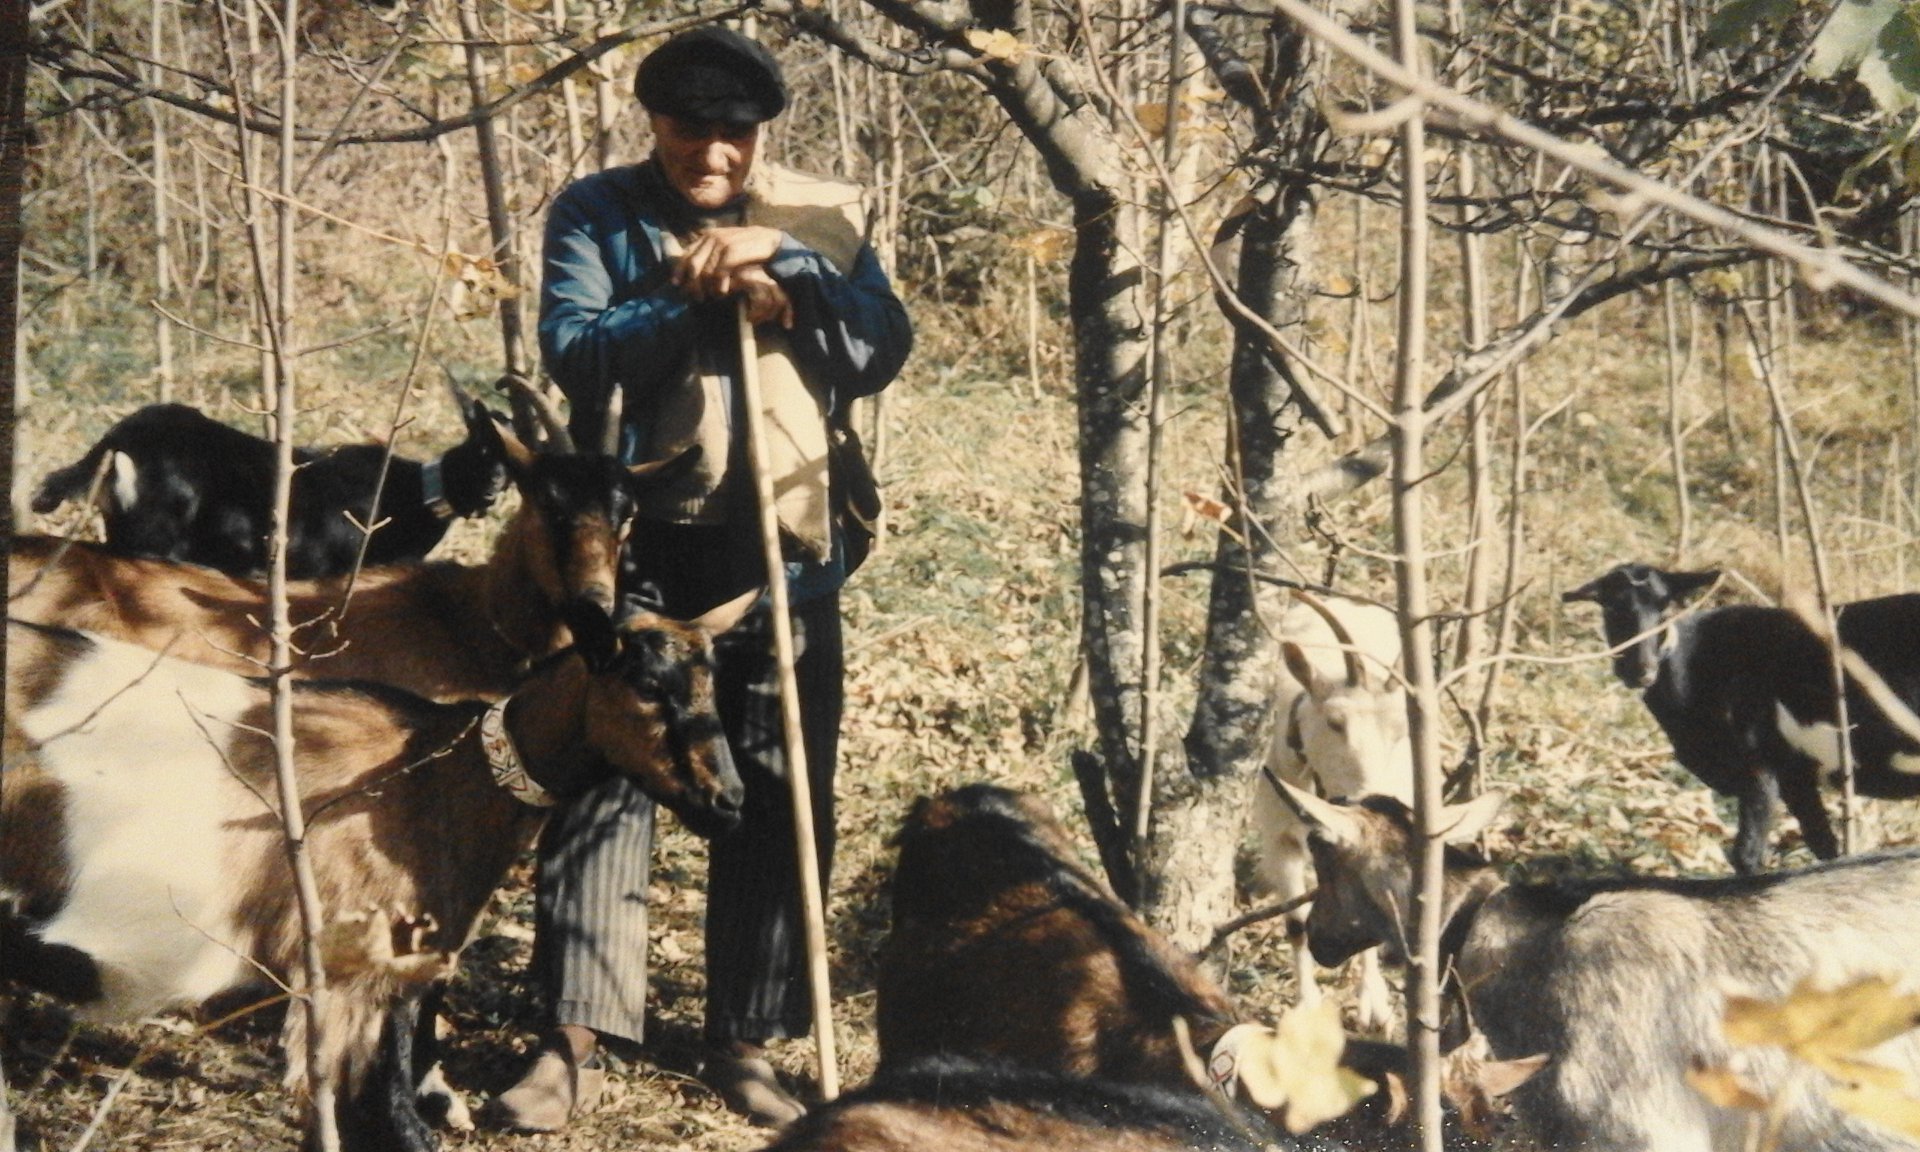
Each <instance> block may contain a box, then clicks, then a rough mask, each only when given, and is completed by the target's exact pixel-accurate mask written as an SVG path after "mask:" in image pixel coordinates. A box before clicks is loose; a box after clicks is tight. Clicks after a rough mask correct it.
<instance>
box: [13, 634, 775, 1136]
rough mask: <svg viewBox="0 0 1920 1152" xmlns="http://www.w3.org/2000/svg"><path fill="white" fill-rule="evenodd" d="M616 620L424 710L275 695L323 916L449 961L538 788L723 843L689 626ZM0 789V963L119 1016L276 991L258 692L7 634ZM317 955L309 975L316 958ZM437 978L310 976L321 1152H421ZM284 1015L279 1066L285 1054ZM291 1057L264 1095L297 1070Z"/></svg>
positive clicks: (514, 849) (716, 753)
mask: <svg viewBox="0 0 1920 1152" xmlns="http://www.w3.org/2000/svg"><path fill="white" fill-rule="evenodd" d="M745 608H746V601H745V600H742V601H736V602H735V603H734V604H731V605H727V606H725V607H724V608H722V609H716V610H715V611H714V612H713V613H709V615H708V616H707V617H705V618H703V619H701V620H699V621H695V622H694V623H692V624H683V623H679V622H676V621H672V620H667V619H664V618H661V617H656V616H648V615H645V614H642V615H641V616H638V617H636V618H635V619H634V620H632V621H629V622H628V624H627V625H626V626H625V628H624V629H623V630H621V631H620V632H618V633H617V634H616V632H615V630H614V627H613V625H612V623H611V621H609V620H608V619H607V618H606V616H605V615H604V614H603V613H599V612H598V610H597V609H591V608H576V609H574V610H573V611H572V612H571V613H570V623H571V625H572V626H573V629H574V632H575V635H576V637H577V639H576V644H575V646H574V648H572V649H570V650H568V651H566V652H562V653H560V654H558V655H555V656H552V657H549V658H548V659H547V660H545V661H543V662H542V663H541V664H539V665H538V666H536V668H535V669H534V670H533V671H532V672H531V673H530V674H529V675H528V677H527V679H526V680H525V681H524V682H523V683H522V684H520V685H519V686H518V687H517V688H516V689H515V691H514V692H513V693H512V695H510V696H509V697H507V698H506V699H505V700H504V701H502V702H500V703H497V704H492V705H489V704H488V703H486V702H478V701H473V702H463V703H454V704H440V703H434V702H431V701H427V700H422V699H420V698H418V697H415V696H411V695H408V694H406V693H403V692H399V691H395V690H393V689H389V688H383V687H379V686H375V685H369V684H364V683H352V682H341V681H307V682H303V683H300V684H298V685H297V693H298V695H297V699H296V702H295V708H294V724H295V755H296V758H297V759H296V771H297V772H298V775H299V780H300V788H301V792H302V797H303V807H304V809H305V811H306V814H307V821H308V823H307V840H306V842H307V847H308V855H309V858H310V859H311V861H312V863H313V868H314V871H315V876H316V880H317V882H318V886H319V891H320V898H321V901H322V904H323V906H324V907H325V908H327V909H329V910H330V911H331V912H332V913H333V914H334V915H335V923H336V924H338V923H339V917H340V914H341V913H357V912H361V911H363V910H371V911H372V912H373V914H374V919H373V921H372V923H374V924H376V925H378V926H379V927H378V928H376V929H375V932H376V934H377V935H378V937H379V938H380V940H381V941H384V940H385V939H386V933H387V931H388V928H387V923H388V921H387V917H388V916H389V915H390V914H393V913H396V912H398V913H400V914H402V915H403V916H404V918H405V924H404V925H396V926H395V927H394V928H393V932H394V934H395V936H396V937H400V936H403V935H407V934H411V933H414V932H417V933H418V934H420V936H421V939H420V940H419V941H418V943H419V945H420V947H421V949H422V950H424V951H426V952H428V953H440V954H443V955H444V956H446V957H447V958H448V959H449V960H450V959H451V957H452V956H454V955H456V954H457V953H458V951H459V949H460V948H461V946H462V945H463V944H464V943H465V941H466V938H467V935H468V933H469V932H470V931H471V930H472V927H473V924H474V921H475V920H476V919H477V918H478V916H479V914H480V912H481V910H482V909H483V908H484V907H485V904H486V902H487V899H488V897H489V896H490V895H491V893H492V892H493V889H494V887H495V886H496V885H497V884H498V882H499V880H500V877H501V876H503V875H504V874H505V872H506V870H507V868H508V867H509V866H510V865H511V863H512V861H513V860H514V858H515V857H516V856H517V855H518V854H519V853H520V852H522V851H523V850H524V849H525V848H526V847H527V846H528V845H529V844H530V843H531V842H532V839H533V836H534V835H535V833H536V832H537V831H538V829H539V827H540V825H541V824H542V822H543V821H544V819H545V815H546V812H547V809H546V808H545V807H538V806H534V803H535V802H538V801H542V800H544V801H545V803H547V804H551V803H552V802H553V800H552V798H551V797H552V794H567V793H573V792H577V791H579V790H581V789H584V788H585V787H587V786H589V785H591V784H592V783H593V782H594V780H595V779H597V778H599V777H601V776H604V775H605V774H606V773H608V772H619V773H624V774H626V775H628V776H629V777H631V778H632V779H633V780H635V782H637V783H638V784H639V785H640V786H641V787H642V788H643V789H644V790H645V791H646V792H647V793H648V795H650V796H651V797H652V798H653V799H654V800H656V801H657V802H658V803H660V804H662V805H664V806H665V807H667V808H668V809H670V810H672V811H674V812H675V813H676V814H678V815H679V816H680V817H681V818H682V820H683V822H684V823H686V824H687V826H688V827H689V828H691V829H693V830H694V831H696V832H699V833H701V834H706V835H712V834H716V833H719V832H723V831H727V830H730V829H731V828H732V827H734V826H735V825H737V824H738V822H739V819H740V804H741V800H742V793H743V789H742V786H741V783H740V779H739V777H738V775H736V774H735V772H734V769H733V762H732V759H731V756H730V754H729V753H728V750H727V744H726V741H725V739H724V738H723V736H722V733H721V727H720V721H719V717H718V716H717V714H716V713H715V712H714V701H713V687H712V650H711V637H712V635H713V633H715V632H717V631H720V630H723V629H724V628H726V627H730V626H731V624H732V622H733V621H735V620H737V619H738V617H739V615H740V614H741V613H742V612H743V611H744V610H745ZM7 658H8V659H7V663H8V668H7V673H8V676H7V713H6V762H5V770H4V787H0V896H4V898H5V900H4V903H3V904H0V969H3V970H4V972H5V974H6V975H7V976H8V977H10V978H13V979H18V980H21V981H23V982H25V983H28V984H32V985H34V986H37V987H40V988H42V989H44V990H47V991H49V992H52V993H54V994H56V995H59V996H62V997H64V998H66V999H69V1000H71V1001H74V1002H75V1003H76V1004H78V1005H79V1006H80V1008H81V1010H82V1012H83V1013H84V1014H86V1015H88V1016H90V1017H93V1018H99V1019H127V1018H134V1017H138V1016H141V1015H144V1014H146V1013H149V1012H152V1011H156V1010H159V1009H163V1008H168V1007H177V1006H181V1005H188V1004H196V1003H199V1002H201V1001H204V1000H206V999H208V998H210V997H213V996H215V995H218V994H221V993H223V992H227V991H230V990H234V989H238V988H242V987H246V986H249V985H252V984H255V983H258V982H259V981H260V978H261V973H262V972H265V973H268V974H270V975H271V976H272V977H273V978H275V979H276V980H279V981H282V982H286V983H289V984H293V985H295V986H297V985H298V984H299V983H300V982H301V978H302V977H301V973H302V966H301V954H302V953H301V949H302V933H301V928H300V923H299V916H298V912H297V909H296V902H295V896H294V883H293V877H292V874H291V872H290V869H289V867H288V865H287V863H286V858H285V844H284V840H283V836H284V834H283V832H282V826H281V818H280V814H279V812H278V807H277V804H276V802H275V799H274V797H275V788H274V784H273V777H274V767H273V765H274V749H273V746H272V743H271V740H270V739H269V738H268V737H267V736H266V735H265V733H267V732H270V731H271V729H272V725H271V720H270V712H269V710H270V707H271V697H270V692H269V689H268V687H267V685H266V683H265V682H263V681H260V680H253V679H248V678H245V677H239V676H234V675H232V674H230V673H227V672H223V671H219V670H217V669H212V668H208V667H205V666H203V665H199V664H193V663H189V662H186V661H181V660H173V659H168V658H166V657H162V656H156V655H155V654H154V653H153V652H150V651H148V650H146V649H143V648H138V647H135V646H133V645H130V644H125V643H121V642H117V641H112V640H107V639H103V638H99V637H93V636H88V635H86V634H84V633H78V632H73V631H69V630H65V629H51V628H44V627H39V626H34V625H28V624H24V623H21V622H17V621H10V622H9V624H8V650H7ZM334 963H335V961H334V960H333V959H331V958H330V959H329V964H330V965H332V964H334ZM441 972H442V966H441V965H438V964H431V963H429V964H419V965H414V966H410V967H406V968H398V967H392V966H388V965H384V964H380V963H371V964H364V965H347V966H344V967H343V969H342V970H336V971H334V972H331V973H330V974H329V991H328V998H327V1001H326V1005H327V1008H326V1011H327V1019H326V1033H325V1034H326V1036H327V1038H328V1041H329V1045H330V1047H329V1049H328V1050H327V1051H326V1052H325V1053H323V1059H325V1060H327V1061H328V1062H329V1063H330V1064H331V1065H332V1067H333V1068H334V1069H335V1074H336V1079H337V1081H338V1083H339V1084H340V1086H341V1089H342V1094H341V1097H340V1105H339V1119H340V1126H341V1131H342V1133H343V1136H345V1137H347V1144H346V1146H347V1147H349V1148H353V1149H356V1150H361V1149H369V1148H380V1149H404V1150H407V1152H421V1150H424V1149H430V1148H432V1147H433V1146H434V1144H435V1143H436V1141H435V1139H434V1136H433V1133H432V1132H431V1130H430V1129H428V1127H427V1126H426V1124H425V1123H424V1121H423V1120H422V1119H421V1118H420V1116H419V1114H418V1112H417V1110H416V1109H415V1107H414V1102H413V1096H412V1092H411V1075H410V1073H411V1068H410V1067H409V1066H408V1065H409V1061H408V1059H407V1048H408V1043H409V1041H410V1037H411V1032H412V1025H413V1020H414V1013H415V1011H416V1009H417V1005H418V1000H419V997H420V995H421V993H422V991H423V990H424V987H425V985H426V983H427V982H428V981H430V980H431V979H433V978H435V977H437V976H438V975H440V974H441ZM304 1019H305V1014H304V1013H303V1012H298V1011H295V1012H290V1013H289V1014H288V1017H287V1020H288V1028H287V1032H286V1035H285V1037H284V1039H285V1041H286V1047H287V1051H288V1052H289V1053H299V1052H301V1051H302V1050H303V1047H304V1043H303V1039H302V1037H303V1036H304ZM301 1074H302V1067H301V1065H300V1062H299V1061H298V1059H297V1058H296V1059H295V1060H294V1071H293V1073H292V1074H291V1076H290V1078H291V1079H294V1080H296V1081H298V1080H299V1079H301Z"/></svg>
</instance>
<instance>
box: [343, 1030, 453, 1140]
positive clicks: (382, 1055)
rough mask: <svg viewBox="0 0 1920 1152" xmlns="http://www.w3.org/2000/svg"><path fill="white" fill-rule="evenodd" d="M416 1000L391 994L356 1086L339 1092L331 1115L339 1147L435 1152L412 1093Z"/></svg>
mask: <svg viewBox="0 0 1920 1152" xmlns="http://www.w3.org/2000/svg"><path fill="white" fill-rule="evenodd" d="M420 1018H421V1012H420V1002H419V1001H418V999H415V998H411V997H400V998H396V999H395V1000H394V1001H393V1002H392V1004H391V1005H390V1006H389V1007H388V1009H387V1017H386V1020H385V1021H384V1022H383V1023H382V1024H381V1026H380V1044H379V1047H378V1049H377V1050H376V1052H375V1055H374V1061H373V1066H372V1067H370V1068H368V1069H367V1072H366V1075H365V1076H364V1077H363V1078H362V1079H361V1081H360V1085H359V1088H358V1089H357V1090H356V1091H354V1092H353V1093H352V1094H351V1096H348V1095H344V1094H343V1095H342V1097H341V1100H340V1103H339V1106H338V1108H337V1114H338V1116H339V1120H340V1146H341V1148H343V1149H351V1150H352V1152H436V1150H437V1149H438V1148H439V1147H440V1137H439V1135H438V1134H437V1133H435V1132H434V1130H433V1129H432V1128H431V1127H430V1126H428V1124H427V1121H426V1118H425V1117H423V1116H421V1115H420V1109H419V1106H418V1104H417V1103H416V1101H415V1098H414V1078H413V1060H414V1041H415V1037H416V1035H417V1033H418V1031H419V1025H420Z"/></svg>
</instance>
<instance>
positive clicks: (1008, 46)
mask: <svg viewBox="0 0 1920 1152" xmlns="http://www.w3.org/2000/svg"><path fill="white" fill-rule="evenodd" d="M967 44H968V45H969V46H970V47H971V48H972V49H973V50H974V51H975V52H978V53H980V55H982V56H985V57H987V58H988V59H989V60H1000V61H1004V62H1006V63H1008V64H1013V63H1017V62H1018V61H1019V60H1020V59H1021V58H1023V57H1024V56H1026V54H1027V52H1028V48H1027V46H1026V45H1025V44H1022V43H1021V42H1020V40H1019V38H1018V37H1016V36H1015V35H1014V34H1013V33H1011V32H1009V31H1007V30H1006V29H1004V28H995V29H994V30H993V31H991V32H989V31H986V30H985V29H982V28H969V29H967Z"/></svg>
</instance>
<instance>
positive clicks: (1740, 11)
mask: <svg viewBox="0 0 1920 1152" xmlns="http://www.w3.org/2000/svg"><path fill="white" fill-rule="evenodd" d="M1799 7H1800V0H1730V2H1729V3H1726V4H1723V5H1721V6H1720V10H1719V11H1717V12H1715V13H1714V14H1713V18H1712V19H1711V20H1709V21H1708V22H1707V35H1706V46H1707V47H1708V48H1732V47H1736V46H1737V45H1739V44H1741V43H1743V42H1744V41H1745V40H1746V38H1747V35H1748V34H1749V33H1753V32H1760V31H1763V30H1765V29H1767V28H1769V27H1771V26H1772V25H1775V24H1778V23H1780V22H1781V21H1782V20H1785V19H1786V18H1787V17H1789V16H1791V15H1793V14H1794V12H1795V11H1796V10H1797V9H1798V8H1799Z"/></svg>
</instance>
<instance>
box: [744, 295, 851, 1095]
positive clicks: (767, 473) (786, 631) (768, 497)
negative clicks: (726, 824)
mask: <svg viewBox="0 0 1920 1152" xmlns="http://www.w3.org/2000/svg"><path fill="white" fill-rule="evenodd" d="M737 316H738V318H739V325H740V391H741V403H742V405H743V406H744V407H745V408H746V410H747V453H748V458H749V459H750V460H751V461H752V463H753V486H754V489H755V491H756V492H757V493H758V495H759V504H760V543H761V546H762V548H763V550H764V554H765V556H766V560H767V591H768V593H769V594H770V595H771V596H772V597H773V658H774V663H775V664H777V665H779V672H780V718H781V721H782V723H783V727H784V728H785V735H786V746H787V786H788V787H789V788H790V789H791V790H792V793H793V838H794V840H795V849H796V851H798V852H799V855H800V908H801V913H802V916H803V918H804V919H805V921H806V927H807V986H808V989H809V990H810V991H811V992H812V994H813V1030H814V1031H813V1034H814V1041H815V1043H816V1045H817V1046H818V1049H819V1053H820V1095H821V1096H822V1097H823V1098H824V1099H827V1100H831V1099H833V1098H834V1097H835V1096H838V1095H840V1070H839V1067H838V1061H837V1059H836V1057H835V1054H834V1045H833V994H832V993H831V992H830V991H829V990H828V988H827V916H826V908H825V906H824V904H823V901H822V899H821V892H820V858H819V856H817V855H816V854H815V852H814V836H813V787H812V782H811V781H810V780H809V779H808V777H807V748H806V744H805V742H804V741H803V740H802V738H801V725H800V682H799V680H798V679H796V678H795V676H794V673H793V617H792V616H791V615H790V614H789V611H788V607H787V566H786V561H785V559H784V558H783V557H782V556H781V553H780V516H779V513H778V510H777V509H776V508H775V506H774V496H773V465H772V462H771V459H770V456H769V453H768V450H767V417H766V413H765V412H764V411H763V410H762V409H761V407H760V341H759V340H758V338H756V337H755V336H754V332H753V322H752V321H751V320H748V319H747V301H746V300H745V299H744V298H743V299H741V301H740V304H739V311H738V313H737Z"/></svg>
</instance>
